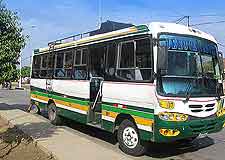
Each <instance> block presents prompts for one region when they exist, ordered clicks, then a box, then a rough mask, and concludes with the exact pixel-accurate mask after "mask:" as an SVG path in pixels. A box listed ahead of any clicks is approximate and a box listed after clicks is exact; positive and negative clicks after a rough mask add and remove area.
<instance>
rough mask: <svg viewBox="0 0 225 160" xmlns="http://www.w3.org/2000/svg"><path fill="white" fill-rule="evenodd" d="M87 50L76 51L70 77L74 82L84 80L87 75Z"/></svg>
mask: <svg viewBox="0 0 225 160" xmlns="http://www.w3.org/2000/svg"><path fill="white" fill-rule="evenodd" d="M87 59H88V49H86V48H84V49H78V50H76V52H75V54H74V64H73V73H72V77H73V79H75V80H86V79H87V77H88V73H87Z"/></svg>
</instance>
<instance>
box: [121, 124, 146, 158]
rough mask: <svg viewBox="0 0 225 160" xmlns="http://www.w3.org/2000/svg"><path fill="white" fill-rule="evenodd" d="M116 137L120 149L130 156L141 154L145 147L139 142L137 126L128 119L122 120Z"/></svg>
mask: <svg viewBox="0 0 225 160" xmlns="http://www.w3.org/2000/svg"><path fill="white" fill-rule="evenodd" d="M117 139H118V142H119V146H120V149H121V150H122V151H123V152H124V153H126V154H129V155H132V156H141V155H143V154H144V152H145V147H144V146H143V145H142V144H141V141H140V137H139V134H138V130H137V127H136V126H135V124H134V123H133V122H131V121H130V120H124V121H123V122H122V123H121V124H120V126H119V129H118V133H117Z"/></svg>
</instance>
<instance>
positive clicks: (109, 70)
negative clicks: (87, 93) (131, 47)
mask: <svg viewBox="0 0 225 160" xmlns="http://www.w3.org/2000/svg"><path fill="white" fill-rule="evenodd" d="M116 47H117V45H116V43H109V44H108V45H107V54H106V68H105V72H106V75H105V80H113V76H114V74H115V71H116V53H117V48H116Z"/></svg>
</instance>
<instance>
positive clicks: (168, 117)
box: [159, 112, 188, 121]
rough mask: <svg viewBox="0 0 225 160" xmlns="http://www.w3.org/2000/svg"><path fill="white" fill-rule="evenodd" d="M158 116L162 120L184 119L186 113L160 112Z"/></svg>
mask: <svg viewBox="0 0 225 160" xmlns="http://www.w3.org/2000/svg"><path fill="white" fill-rule="evenodd" d="M159 118H160V119H162V120H164V121H186V120H187V119H188V115H186V114H182V113H171V112H161V113H159Z"/></svg>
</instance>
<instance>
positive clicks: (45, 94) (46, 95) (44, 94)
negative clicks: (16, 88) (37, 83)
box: [31, 91, 89, 105]
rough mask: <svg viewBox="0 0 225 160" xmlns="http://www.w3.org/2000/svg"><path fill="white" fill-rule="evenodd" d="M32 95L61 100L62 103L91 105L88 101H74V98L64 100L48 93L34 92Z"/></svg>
mask: <svg viewBox="0 0 225 160" xmlns="http://www.w3.org/2000/svg"><path fill="white" fill-rule="evenodd" d="M31 93H32V94H35V95H39V96H44V97H51V98H52V99H56V100H61V101H65V102H70V103H76V104H80V105H89V102H88V101H82V100H78V99H72V98H64V97H61V96H56V95H53V94H47V93H43V92H38V91H32V92H31Z"/></svg>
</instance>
